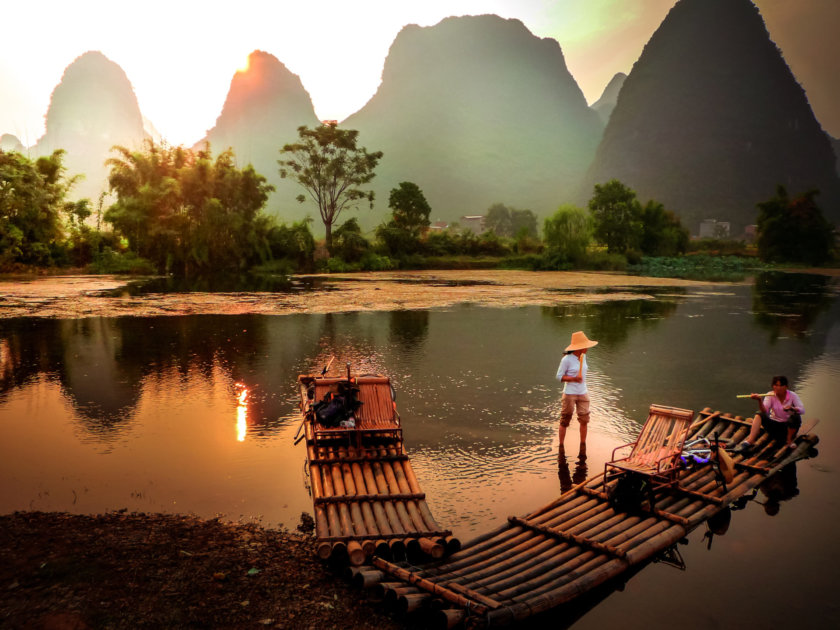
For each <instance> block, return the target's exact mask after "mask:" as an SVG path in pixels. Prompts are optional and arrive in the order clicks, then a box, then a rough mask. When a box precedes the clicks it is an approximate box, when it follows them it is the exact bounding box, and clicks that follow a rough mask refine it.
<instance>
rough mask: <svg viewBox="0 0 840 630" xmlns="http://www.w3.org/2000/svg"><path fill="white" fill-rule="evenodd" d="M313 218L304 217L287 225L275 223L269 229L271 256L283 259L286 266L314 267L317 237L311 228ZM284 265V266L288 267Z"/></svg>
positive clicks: (299, 268)
mask: <svg viewBox="0 0 840 630" xmlns="http://www.w3.org/2000/svg"><path fill="white" fill-rule="evenodd" d="M311 223H312V219H304V220H303V221H298V222H296V223H292V225H291V226H287V225H286V224H285V223H275V224H273V225H271V227H270V228H269V229H268V236H267V240H268V247H269V250H270V252H271V258H272V259H274V260H275V261H283V262H284V263H286V266H287V267H289V268H292V269H295V270H299V271H307V270H311V269H313V268H314V257H315V237H314V236H312V231H311V230H310V229H309V226H310V224H311ZM286 266H284V267H283V268H286Z"/></svg>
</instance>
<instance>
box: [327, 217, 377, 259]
mask: <svg viewBox="0 0 840 630" xmlns="http://www.w3.org/2000/svg"><path fill="white" fill-rule="evenodd" d="M369 249H370V243H369V242H368V240H367V239H366V238H365V237H364V236H363V235H362V228H361V227H360V226H359V220H358V219H357V218H356V217H353V218H351V219H347V221H345V222H344V223H343V224H342V225H341V226H340V227H339V228H338V229H336V231H335V232H334V233H333V242H332V249H331V250H330V254H331V255H333V256H338V257H340V258H341V259H342V260H344V261H346V262H351V263H352V262H358V261H360V260H361V259H362V258H363V257H364V255H365V254H366V253H367V252H368V250H369Z"/></svg>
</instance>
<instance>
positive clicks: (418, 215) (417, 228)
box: [388, 182, 432, 237]
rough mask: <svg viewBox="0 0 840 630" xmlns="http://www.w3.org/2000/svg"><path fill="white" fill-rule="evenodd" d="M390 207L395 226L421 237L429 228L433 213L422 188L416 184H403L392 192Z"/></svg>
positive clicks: (389, 200)
mask: <svg viewBox="0 0 840 630" xmlns="http://www.w3.org/2000/svg"><path fill="white" fill-rule="evenodd" d="M388 207H389V208H391V210H392V216H393V217H394V225H396V226H397V227H398V228H401V229H403V230H406V231H407V232H410V233H411V234H412V235H413V236H415V237H419V236H420V232H421V231H422V230H423V228H426V227H429V215H430V214H431V212H432V208H431V206H429V202H428V201H426V196H425V195H424V194H423V191H422V190H420V187H419V186H418V185H417V184H415V183H414V182H401V183H400V185H399V186H398V187H397V188H394V189H393V190H391V195H390V197H389V199H388Z"/></svg>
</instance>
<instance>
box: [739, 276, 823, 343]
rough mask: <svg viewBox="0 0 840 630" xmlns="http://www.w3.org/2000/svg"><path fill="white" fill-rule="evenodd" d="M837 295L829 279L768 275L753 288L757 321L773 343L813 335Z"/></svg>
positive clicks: (756, 280)
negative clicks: (817, 322) (786, 337)
mask: <svg viewBox="0 0 840 630" xmlns="http://www.w3.org/2000/svg"><path fill="white" fill-rule="evenodd" d="M836 293H837V287H836V283H834V282H833V281H832V278H830V277H829V276H820V275H814V274H805V273H783V272H765V273H762V274H760V275H758V276H757V277H756V279H755V284H754V285H753V300H752V302H753V313H754V315H755V321H756V322H758V324H759V325H761V326H762V327H763V328H765V329H766V330H767V331H768V332H769V333H770V340H771V341H776V340H777V339H778V338H779V337H784V336H792V337H796V338H797V339H801V338H803V337H805V336H807V335H808V334H809V332H810V331H811V329H812V328H813V325H814V323H815V322H816V320H817V317H818V316H819V315H820V314H821V313H822V312H824V311H826V310H828V309H829V308H830V307H831V304H832V302H833V300H834V297H835V296H836Z"/></svg>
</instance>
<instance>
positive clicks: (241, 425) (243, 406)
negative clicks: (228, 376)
mask: <svg viewBox="0 0 840 630" xmlns="http://www.w3.org/2000/svg"><path fill="white" fill-rule="evenodd" d="M236 388H237V389H239V390H240V391H239V393H238V394H237V398H238V400H239V405H238V406H237V407H236V441H237V442H244V441H245V435H246V434H247V433H248V388H247V387H245V385H243V384H242V383H236Z"/></svg>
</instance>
